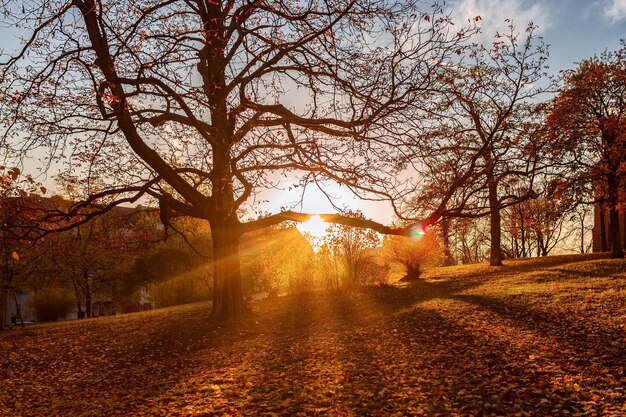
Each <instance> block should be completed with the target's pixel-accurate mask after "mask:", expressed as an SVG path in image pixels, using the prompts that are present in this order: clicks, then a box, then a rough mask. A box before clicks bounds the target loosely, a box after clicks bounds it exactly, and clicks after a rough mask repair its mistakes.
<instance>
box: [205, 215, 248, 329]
mask: <svg viewBox="0 0 626 417" xmlns="http://www.w3.org/2000/svg"><path fill="white" fill-rule="evenodd" d="M212 226H213V227H212V228H211V236H212V238H213V309H212V311H211V318H212V319H214V320H217V321H227V320H241V319H243V318H244V317H245V316H247V313H248V311H247V309H246V305H245V302H244V299H243V289H242V285H241V265H240V262H239V234H238V232H237V230H236V229H234V228H233V227H228V226H226V225H222V226H217V227H216V226H215V225H212Z"/></svg>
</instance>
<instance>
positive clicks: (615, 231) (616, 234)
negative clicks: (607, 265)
mask: <svg viewBox="0 0 626 417" xmlns="http://www.w3.org/2000/svg"><path fill="white" fill-rule="evenodd" d="M609 229H610V230H609V235H610V236H611V258H623V257H624V250H623V249H622V239H621V236H620V230H619V213H618V211H617V207H615V206H612V207H611V208H609Z"/></svg>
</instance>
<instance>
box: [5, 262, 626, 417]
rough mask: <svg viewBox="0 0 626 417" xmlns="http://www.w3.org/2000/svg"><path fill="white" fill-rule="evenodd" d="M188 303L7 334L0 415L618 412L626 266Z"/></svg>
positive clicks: (526, 266) (624, 405) (456, 276)
mask: <svg viewBox="0 0 626 417" xmlns="http://www.w3.org/2000/svg"><path fill="white" fill-rule="evenodd" d="M425 275H426V276H425V279H424V281H422V282H419V283H415V284H410V285H406V286H398V287H385V288H373V289H364V290H362V291H359V292H352V293H348V292H344V293H338V294H311V295H308V296H303V297H299V298H291V297H282V298H279V299H275V300H260V301H257V302H255V303H254V304H253V305H252V307H253V310H254V312H255V317H254V318H253V319H252V320H251V321H250V322H249V323H246V324H244V325H238V326H226V327H219V326H217V325H214V324H211V323H209V322H207V320H206V317H207V316H208V314H209V308H208V306H207V305H205V304H194V305H188V306H183V307H177V308H169V309H162V310H155V311H150V312H144V313H138V314H132V315H127V316H121V317H114V318H106V319H94V320H84V321H81V322H66V323H59V324H52V325H40V326H34V327H29V328H26V329H19V330H14V331H7V332H4V333H2V334H0V352H2V354H1V355H0V415H11V416H20V415H24V416H26V415H28V416H30V415H41V416H52V415H63V416H65V415H68V416H69V415H71V416H77V415H89V416H97V415H101V416H113V415H120V416H126V415H159V416H165V415H172V416H175V415H187V416H211V415H268V416H272V415H341V416H349V415H394V414H395V415H398V416H399V415H494V416H495V415H518V416H531V415H572V416H575V415H626V392H625V389H626V359H625V358H626V328H625V327H626V260H608V259H602V258H601V257H598V256H591V255H589V256H587V255H585V256H581V255H575V256H558V257H549V258H544V259H534V260H521V261H508V262H506V265H505V266H504V267H500V268H490V267H488V266H486V265H471V266H458V267H449V268H439V269H434V270H431V271H429V272H428V273H427V274H425Z"/></svg>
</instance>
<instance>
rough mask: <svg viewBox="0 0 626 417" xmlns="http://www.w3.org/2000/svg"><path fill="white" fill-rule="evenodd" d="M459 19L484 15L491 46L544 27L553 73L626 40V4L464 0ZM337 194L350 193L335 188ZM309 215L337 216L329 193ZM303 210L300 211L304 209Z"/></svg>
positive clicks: (383, 213)
mask: <svg viewBox="0 0 626 417" xmlns="http://www.w3.org/2000/svg"><path fill="white" fill-rule="evenodd" d="M447 7H448V8H449V9H451V10H452V17H453V20H454V21H456V22H465V21H467V20H468V19H473V18H475V17H476V16H480V17H481V20H480V26H481V29H482V34H481V35H480V37H481V39H480V40H481V42H488V41H489V39H490V38H491V37H492V36H493V34H495V32H496V31H497V30H502V29H504V28H505V27H506V26H505V25H506V23H505V22H504V21H505V19H509V18H510V19H512V20H513V23H514V24H515V26H516V27H517V28H518V29H521V30H523V29H524V28H525V27H526V25H527V24H528V22H533V23H535V24H537V25H539V29H538V30H539V34H540V35H541V36H542V37H543V40H544V42H545V43H546V44H548V45H549V53H550V57H549V60H548V65H549V66H550V72H551V73H553V74H558V73H559V72H560V71H562V70H567V69H573V68H575V67H576V65H577V63H578V62H580V61H581V60H583V59H586V58H589V57H592V56H593V55H596V54H600V53H602V52H603V51H605V50H607V49H608V50H617V49H619V47H620V39H623V38H626V0H597V1H593V0H591V1H588V0H560V1H536V0H458V1H448V2H447ZM333 191H334V192H335V195H342V193H343V192H344V191H343V190H342V189H340V188H339V187H334V188H333ZM271 199H272V203H271V204H269V207H270V210H273V211H275V210H280V207H281V206H284V205H285V204H286V203H287V202H290V201H291V202H293V201H296V200H298V197H295V196H294V195H290V194H288V193H284V192H283V193H281V195H278V193H277V192H274V193H272V196H271ZM304 203H305V204H304V207H302V210H303V211H305V212H317V213H322V212H332V211H334V210H333V208H332V206H331V205H330V203H328V202H327V201H326V199H325V198H324V196H323V194H322V193H320V192H319V191H317V190H314V189H313V188H311V189H310V191H309V193H308V195H307V196H306V197H305V199H304ZM337 204H338V205H339V206H343V205H346V206H348V207H350V208H359V209H360V210H362V211H363V213H364V214H365V215H366V216H367V217H369V218H372V219H374V220H377V221H379V222H382V223H385V224H390V223H391V222H393V219H394V215H393V211H392V209H391V207H390V205H389V204H386V203H372V202H367V201H359V200H357V199H354V198H353V197H351V196H348V195H345V196H343V197H342V198H340V199H339V200H338V201H337ZM298 208H299V207H298Z"/></svg>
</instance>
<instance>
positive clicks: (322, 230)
mask: <svg viewBox="0 0 626 417" xmlns="http://www.w3.org/2000/svg"><path fill="white" fill-rule="evenodd" d="M327 228H328V224H327V223H325V222H324V220H322V218H321V217H320V216H312V217H311V218H310V219H309V220H307V221H306V222H304V223H300V224H298V229H299V230H300V232H301V233H310V234H311V236H313V237H316V238H322V237H324V236H326V233H327V232H326V229H327Z"/></svg>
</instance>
